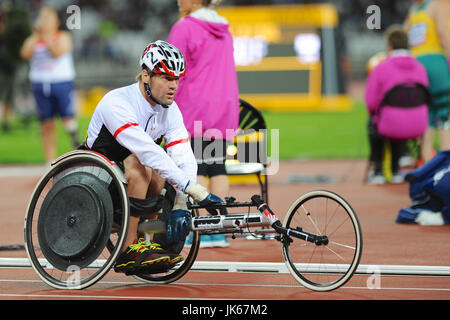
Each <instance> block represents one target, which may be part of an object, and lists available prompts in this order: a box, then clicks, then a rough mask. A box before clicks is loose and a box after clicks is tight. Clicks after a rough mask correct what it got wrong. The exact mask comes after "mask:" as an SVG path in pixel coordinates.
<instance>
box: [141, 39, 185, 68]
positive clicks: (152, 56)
mask: <svg viewBox="0 0 450 320" xmlns="http://www.w3.org/2000/svg"><path fill="white" fill-rule="evenodd" d="M139 64H140V66H141V67H144V66H145V67H147V68H148V69H150V71H151V72H153V73H166V74H169V75H171V76H174V77H182V76H184V74H185V73H186V62H185V60H184V56H183V54H182V53H181V51H180V50H179V49H178V48H176V47H175V46H173V45H171V44H170V43H167V42H165V41H162V40H157V41H155V42H152V43H150V44H149V45H148V46H146V47H145V49H144V51H143V52H142V55H141V58H140V60H139Z"/></svg>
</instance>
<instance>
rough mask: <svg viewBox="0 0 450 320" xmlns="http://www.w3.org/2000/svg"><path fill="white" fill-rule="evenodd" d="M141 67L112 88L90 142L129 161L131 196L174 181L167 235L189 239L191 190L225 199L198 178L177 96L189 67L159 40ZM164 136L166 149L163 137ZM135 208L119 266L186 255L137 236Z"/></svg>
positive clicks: (206, 200)
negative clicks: (129, 79)
mask: <svg viewBox="0 0 450 320" xmlns="http://www.w3.org/2000/svg"><path fill="white" fill-rule="evenodd" d="M140 67H141V71H140V74H139V75H138V81H137V82H136V83H134V84H131V85H129V86H125V87H121V88H118V89H115V90H112V91H110V92H108V93H107V94H106V95H105V96H104V97H103V98H102V99H101V101H100V102H99V103H98V105H97V107H96V109H95V111H94V113H93V115H92V119H91V121H90V124H89V127H88V130H87V137H86V141H85V147H86V148H88V149H90V150H93V151H96V152H99V153H101V154H103V155H105V156H106V157H107V158H109V159H110V160H113V161H115V162H117V163H120V164H123V168H124V172H125V177H126V178H127V181H128V195H129V197H130V198H137V199H145V198H146V197H147V195H148V194H150V195H157V194H160V192H161V191H162V189H163V188H164V186H165V184H166V182H168V183H170V184H171V185H172V186H173V187H174V188H175V189H176V191H177V193H176V197H175V203H174V207H173V211H172V212H171V214H170V215H169V217H168V221H167V238H168V240H169V241H173V242H176V241H184V239H185V238H186V235H187V234H188V233H189V230H190V213H189V212H188V210H187V205H186V202H187V195H190V196H191V197H192V198H193V199H194V200H195V201H197V202H199V203H201V204H211V203H212V204H214V203H220V202H222V200H221V199H220V198H219V197H217V196H215V195H214V194H211V193H209V192H208V191H207V190H206V189H205V188H204V187H202V186H201V185H199V184H197V183H196V175H197V163H196V160H195V157H194V154H193V151H192V149H191V146H190V137H189V134H188V132H187V130H186V128H185V126H184V124H183V117H182V115H181V112H180V110H179V108H178V106H177V104H176V102H174V95H175V92H176V91H177V89H178V83H179V78H180V77H181V76H183V75H184V74H185V72H186V68H185V61H184V57H183V54H182V53H181V51H180V50H178V49H177V48H176V47H174V46H172V45H170V44H169V43H167V42H164V41H160V40H158V41H155V42H152V43H150V44H149V45H148V46H146V48H145V49H144V51H143V53H142V56H141V58H140ZM161 138H164V142H165V147H164V149H163V148H161V146H160V145H159V143H157V142H158V141H160V140H161ZM131 210H133V207H131ZM130 213H131V216H130V223H129V229H128V233H127V238H126V240H125V244H124V248H123V252H122V254H121V255H120V256H119V258H118V260H117V262H116V265H115V268H114V269H115V270H116V271H117V272H127V274H130V269H134V270H140V271H142V269H144V270H147V271H149V269H151V268H152V267H153V266H155V265H156V266H157V267H158V268H160V267H161V265H167V266H168V268H170V267H173V266H174V265H175V264H176V263H178V262H179V261H181V260H182V256H180V255H178V254H177V253H171V252H169V251H167V250H166V249H164V248H161V246H160V245H159V244H156V243H154V242H150V241H143V240H140V239H139V240H138V239H136V235H137V228H138V223H139V217H138V216H133V211H131V212H130Z"/></svg>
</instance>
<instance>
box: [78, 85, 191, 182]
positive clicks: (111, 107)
mask: <svg viewBox="0 0 450 320" xmlns="http://www.w3.org/2000/svg"><path fill="white" fill-rule="evenodd" d="M161 138H164V142H165V147H164V149H165V150H164V149H163V148H161V146H160V145H159V144H158V143H159V142H158V143H157V142H155V141H158V140H159V141H160V140H161ZM86 146H87V147H89V148H90V149H92V150H94V151H97V152H99V153H102V154H104V155H105V156H106V157H108V158H109V159H111V160H114V161H116V162H117V161H122V160H123V159H125V158H126V157H127V156H128V155H129V154H130V153H134V154H135V155H136V157H137V158H138V159H139V161H140V162H141V163H142V164H143V165H144V166H147V167H151V168H152V169H154V170H155V171H156V172H158V173H159V174H160V175H161V176H162V177H163V178H164V179H166V180H167V181H168V182H169V183H171V184H172V185H173V186H174V187H175V188H176V189H178V190H180V191H184V188H185V187H186V185H187V183H188V182H189V181H193V182H195V181H196V176H197V162H196V160H195V157H194V154H193V151H192V148H191V145H190V143H189V133H188V132H187V130H186V128H185V126H184V123H183V117H182V115H181V112H180V110H179V108H178V106H177V104H176V103H175V102H173V103H172V104H171V105H170V106H169V107H168V108H163V107H162V106H161V105H156V106H152V105H151V104H150V103H148V102H147V100H146V99H145V98H144V96H143V95H142V93H141V91H140V90H139V83H135V84H132V85H129V86H126V87H122V88H118V89H115V90H112V91H110V92H108V93H107V94H106V95H105V96H104V97H103V98H102V100H101V101H100V102H99V104H98V105H97V107H96V109H95V111H94V113H93V115H92V119H91V122H90V123H89V127H88V131H87V138H86Z"/></svg>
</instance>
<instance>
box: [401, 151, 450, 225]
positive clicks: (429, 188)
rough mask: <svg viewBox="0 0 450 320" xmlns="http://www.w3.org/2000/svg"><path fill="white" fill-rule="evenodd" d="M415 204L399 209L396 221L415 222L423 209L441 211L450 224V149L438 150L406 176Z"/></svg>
mask: <svg viewBox="0 0 450 320" xmlns="http://www.w3.org/2000/svg"><path fill="white" fill-rule="evenodd" d="M405 180H406V181H407V182H409V196H410V198H411V200H412V203H413V205H412V206H411V207H405V208H402V209H401V210H400V211H399V214H398V217H397V220H396V222H409V223H414V222H415V217H416V216H417V215H418V214H419V213H420V211H421V210H428V211H433V212H441V213H442V216H443V218H444V222H445V224H450V150H447V151H441V152H438V153H437V154H436V155H435V156H434V157H433V158H432V159H431V160H430V161H428V162H427V163H426V164H424V165H423V166H421V167H419V168H417V169H415V170H413V171H411V172H410V173H408V174H407V175H406V177H405Z"/></svg>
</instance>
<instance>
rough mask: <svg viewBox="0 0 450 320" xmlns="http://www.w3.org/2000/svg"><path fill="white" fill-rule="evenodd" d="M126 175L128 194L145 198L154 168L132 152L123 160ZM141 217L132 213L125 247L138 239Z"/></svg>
mask: <svg viewBox="0 0 450 320" xmlns="http://www.w3.org/2000/svg"><path fill="white" fill-rule="evenodd" d="M123 165H124V168H125V177H126V179H127V181H128V196H129V197H133V198H138V199H145V198H146V196H147V190H148V189H149V185H150V181H151V180H152V170H151V169H150V168H147V167H145V166H143V165H142V164H141V163H140V162H139V160H138V159H137V157H136V156H135V155H134V154H130V155H129V156H128V157H127V158H125V160H124V161H123ZM138 224H139V217H134V216H131V215H130V220H129V225H128V232H127V237H126V239H125V242H124V246H123V248H127V247H128V246H129V245H130V244H132V243H133V242H134V240H135V239H136V234H137V229H138Z"/></svg>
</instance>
